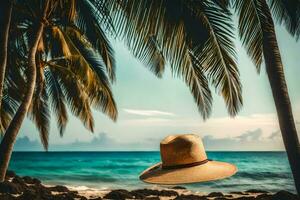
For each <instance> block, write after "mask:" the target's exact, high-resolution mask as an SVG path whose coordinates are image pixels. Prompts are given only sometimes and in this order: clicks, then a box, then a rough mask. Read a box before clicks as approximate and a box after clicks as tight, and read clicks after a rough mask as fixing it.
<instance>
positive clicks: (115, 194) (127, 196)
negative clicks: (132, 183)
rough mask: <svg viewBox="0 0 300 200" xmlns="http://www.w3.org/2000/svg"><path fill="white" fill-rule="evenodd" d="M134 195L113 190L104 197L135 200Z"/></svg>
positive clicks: (125, 191) (124, 191)
mask: <svg viewBox="0 0 300 200" xmlns="http://www.w3.org/2000/svg"><path fill="white" fill-rule="evenodd" d="M133 198H134V195H132V194H131V193H130V192H129V191H127V190H112V191H111V192H109V193H108V194H106V195H105V196H104V199H118V200H125V199H133Z"/></svg>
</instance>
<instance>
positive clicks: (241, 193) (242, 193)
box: [229, 191, 245, 195]
mask: <svg viewBox="0 0 300 200" xmlns="http://www.w3.org/2000/svg"><path fill="white" fill-rule="evenodd" d="M229 194H238V195H245V193H244V192H237V191H234V192H229Z"/></svg>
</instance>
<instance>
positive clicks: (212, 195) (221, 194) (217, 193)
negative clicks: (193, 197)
mask: <svg viewBox="0 0 300 200" xmlns="http://www.w3.org/2000/svg"><path fill="white" fill-rule="evenodd" d="M222 196H224V194H223V193H222V192H212V193H209V194H208V195H207V197H222Z"/></svg>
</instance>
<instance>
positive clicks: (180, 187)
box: [172, 185, 186, 190]
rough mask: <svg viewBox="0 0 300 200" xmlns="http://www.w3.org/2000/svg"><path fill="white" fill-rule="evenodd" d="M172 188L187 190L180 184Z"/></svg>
mask: <svg viewBox="0 0 300 200" xmlns="http://www.w3.org/2000/svg"><path fill="white" fill-rule="evenodd" d="M172 189H174V190H186V188H185V187H182V186H179V185H178V186H174V187H172Z"/></svg>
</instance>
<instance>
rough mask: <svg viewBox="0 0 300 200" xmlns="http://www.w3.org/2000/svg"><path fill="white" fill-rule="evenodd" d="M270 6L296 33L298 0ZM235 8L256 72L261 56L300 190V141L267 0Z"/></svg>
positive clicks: (247, 1)
mask: <svg viewBox="0 0 300 200" xmlns="http://www.w3.org/2000/svg"><path fill="white" fill-rule="evenodd" d="M271 8H272V9H273V11H274V16H275V17H276V18H277V19H278V20H279V22H281V23H285V24H286V27H287V29H288V30H289V31H290V33H291V34H293V35H296V36H299V31H300V23H299V20H300V18H299V16H300V1H298V0H291V1H283V0H272V1H271ZM235 9H236V11H237V12H238V16H239V33H240V37H241V40H242V42H243V44H244V46H245V47H246V49H247V52H248V54H249V55H250V57H251V58H252V60H253V62H254V63H255V65H256V67H257V70H258V72H259V71H260V66H261V64H262V61H263V58H264V62H265V66H266V71H267V75H268V78H269V82H270V86H271V89H272V94H273V98H274V102H275V106H276V110H277V115H278V120H279V125H280V130H281V134H282V138H283V142H284V145H285V149H286V152H287V155H288V159H289V163H290V166H291V169H292V172H293V176H294V181H295V186H296V189H297V192H298V194H300V170H299V169H300V144H299V140H298V136H297V130H296V127H295V121H294V117H293V113H292V107H291V102H290V98H289V94H288V88H287V85H286V81H285V76H284V70H283V63H282V60H281V56H280V50H279V47H278V44H277V38H276V33H275V27H274V22H273V17H272V14H271V10H270V7H269V5H268V4H267V1H266V0H243V1H240V0H236V1H235Z"/></svg>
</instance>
